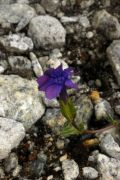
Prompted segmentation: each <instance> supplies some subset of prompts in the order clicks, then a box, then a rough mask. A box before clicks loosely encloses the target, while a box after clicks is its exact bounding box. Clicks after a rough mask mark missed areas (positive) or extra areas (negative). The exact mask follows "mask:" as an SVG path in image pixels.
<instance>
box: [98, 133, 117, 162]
mask: <svg viewBox="0 0 120 180" xmlns="http://www.w3.org/2000/svg"><path fill="white" fill-rule="evenodd" d="M100 141H101V142H100V148H101V149H102V150H103V151H104V152H105V153H106V154H107V155H109V156H110V157H114V158H116V159H119V160H120V146H119V145H118V144H117V142H115V140H114V138H113V137H112V135H111V134H105V136H103V137H102V139H101V140H100Z"/></svg>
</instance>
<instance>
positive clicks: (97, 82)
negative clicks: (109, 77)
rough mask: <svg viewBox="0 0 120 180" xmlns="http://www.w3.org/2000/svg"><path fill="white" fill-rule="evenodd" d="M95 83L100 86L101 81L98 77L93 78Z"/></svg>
mask: <svg viewBox="0 0 120 180" xmlns="http://www.w3.org/2000/svg"><path fill="white" fill-rule="evenodd" d="M95 84H96V86H97V87H101V86H102V83H101V80H100V79H96V80H95Z"/></svg>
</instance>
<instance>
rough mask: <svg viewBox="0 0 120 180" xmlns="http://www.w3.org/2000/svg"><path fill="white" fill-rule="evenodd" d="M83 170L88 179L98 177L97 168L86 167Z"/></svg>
mask: <svg viewBox="0 0 120 180" xmlns="http://www.w3.org/2000/svg"><path fill="white" fill-rule="evenodd" d="M82 170H83V176H84V177H85V178H88V179H96V178H97V177H98V172H97V171H96V169H94V168H92V167H84V168H82Z"/></svg>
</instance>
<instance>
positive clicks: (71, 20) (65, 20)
mask: <svg viewBox="0 0 120 180" xmlns="http://www.w3.org/2000/svg"><path fill="white" fill-rule="evenodd" d="M78 19H79V18H78V16H72V17H71V16H70V17H68V16H62V17H61V19H60V21H61V22H62V23H65V24H66V23H76V22H78Z"/></svg>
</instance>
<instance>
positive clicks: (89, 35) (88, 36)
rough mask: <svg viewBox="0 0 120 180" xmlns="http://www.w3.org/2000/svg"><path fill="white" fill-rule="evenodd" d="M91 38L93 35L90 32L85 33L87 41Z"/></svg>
mask: <svg viewBox="0 0 120 180" xmlns="http://www.w3.org/2000/svg"><path fill="white" fill-rule="evenodd" d="M93 36H94V34H93V32H91V31H89V32H87V33H86V37H87V38H88V39H91V38H92V37H93Z"/></svg>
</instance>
